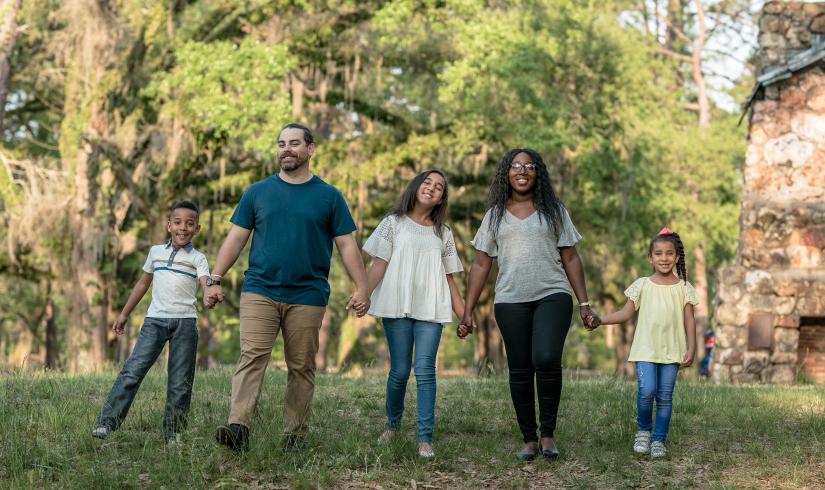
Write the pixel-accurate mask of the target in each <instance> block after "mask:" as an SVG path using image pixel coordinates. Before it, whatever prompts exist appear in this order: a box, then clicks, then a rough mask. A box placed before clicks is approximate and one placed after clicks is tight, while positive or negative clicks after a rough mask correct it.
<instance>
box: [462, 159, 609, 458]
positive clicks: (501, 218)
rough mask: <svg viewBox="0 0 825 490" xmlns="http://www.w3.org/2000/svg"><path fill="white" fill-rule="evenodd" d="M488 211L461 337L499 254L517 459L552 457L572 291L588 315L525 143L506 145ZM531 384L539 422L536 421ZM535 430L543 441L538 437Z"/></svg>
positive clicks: (556, 212) (542, 170) (567, 242)
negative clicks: (518, 431) (518, 437)
mask: <svg viewBox="0 0 825 490" xmlns="http://www.w3.org/2000/svg"><path fill="white" fill-rule="evenodd" d="M488 204H489V209H488V210H487V213H486V214H485V215H484V219H483V221H482V222H481V226H480V228H479V229H478V232H477V233H476V236H475V238H474V239H473V241H472V242H471V243H472V245H473V247H475V249H476V251H477V253H476V257H475V262H474V263H473V266H472V269H471V270H470V274H469V279H468V284H467V298H466V302H465V309H464V316H463V317H462V320H461V323H460V324H459V326H458V329H457V330H458V332H457V333H458V335H459V337H462V338H463V337H466V336H467V335H469V334H470V333H471V332H472V325H473V322H472V312H473V308H474V307H475V305H476V302H477V301H478V297H479V295H480V294H481V289H482V287H483V286H484V283H485V282H486V280H487V276H488V275H489V273H490V267H491V265H492V262H493V259H497V260H498V269H499V272H498V277H497V278H496V287H495V301H494V305H495V318H496V322H497V323H498V326H499V329H500V330H501V336H502V338H503V339H504V346H505V349H506V352H507V365H508V367H509V370H510V395H511V396H512V399H513V407H514V408H515V411H516V418H517V420H518V425H519V428H520V429H521V433H522V436H523V439H524V447H523V448H522V449H521V451H519V452H518V453H517V454H516V458H518V459H519V460H520V461H530V460H533V459H534V458H535V457H536V455H538V454H539V452H540V453H541V454H542V455H543V456H545V457H548V458H556V457H558V455H559V451H558V449H557V447H556V443H555V440H554V438H553V435H554V434H553V432H554V430H555V428H556V415H557V413H558V408H559V399H560V396H561V386H562V369H561V360H562V349H563V347H564V340H565V338H566V337H567V331H568V330H569V328H570V322H571V318H572V312H573V293H575V295H576V298H577V299H578V310H579V314H580V315H581V317H582V320H583V321H584V322H585V323H587V322H589V321H591V319H592V318H593V315H594V313H593V312H592V311H591V309H590V303H589V302H588V300H587V288H586V287H585V282H584V270H583V267H582V262H581V259H580V258H579V254H578V253H577V252H576V243H577V242H578V241H579V240H581V235H579V232H578V231H577V230H576V227H575V226H574V225H573V222H572V221H571V219H570V215H569V214H568V212H567V209H566V208H565V206H564V204H563V203H562V202H561V200H560V199H559V198H558V196H556V193H555V192H553V186H552V185H551V183H550V177H549V175H548V173H547V167H546V166H545V164H544V161H543V160H542V158H541V156H540V155H539V154H538V153H537V152H536V151H535V150H531V149H528V148H516V149H513V150H510V151H508V152H507V153H506V154H505V155H504V157H503V158H502V159H501V161H500V162H499V165H498V168H497V169H496V173H495V175H494V176H493V180H492V183H491V184H490V192H489V202H488ZM534 383H535V386H536V387H537V388H538V400H539V424H536V411H535V398H534V397H535V394H534V393H535V390H534ZM537 428H538V429H540V436H541V440H540V441H539V438H538V437H537V435H536V429H537Z"/></svg>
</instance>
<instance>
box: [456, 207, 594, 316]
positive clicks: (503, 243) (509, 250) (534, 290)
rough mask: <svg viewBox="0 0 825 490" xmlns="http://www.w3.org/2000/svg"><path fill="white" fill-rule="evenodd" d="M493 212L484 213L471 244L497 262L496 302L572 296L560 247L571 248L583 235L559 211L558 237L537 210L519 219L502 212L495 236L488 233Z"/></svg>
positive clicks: (565, 212)
mask: <svg viewBox="0 0 825 490" xmlns="http://www.w3.org/2000/svg"><path fill="white" fill-rule="evenodd" d="M491 220H492V210H487V213H486V214H485V215H484V219H483V220H482V221H481V226H480V227H479V229H478V232H477V233H476V236H475V238H473V241H472V242H470V243H471V244H472V245H473V247H475V249H476V250H479V251H481V252H484V253H486V254H487V255H489V256H490V257H496V258H497V259H498V278H496V297H495V301H494V302H495V303H525V302H527V301H535V300H538V299H541V298H544V297H546V296H548V295H550V294H553V293H562V292H565V293H568V294H570V295H571V296H572V295H573V289H572V288H571V287H570V281H568V279H567V273H565V272H564V266H563V265H562V262H561V255H560V254H559V247H572V246H574V245H575V244H576V243H578V242H579V240H581V238H582V236H581V235H580V234H579V232H578V231H577V230H576V227H575V226H574V225H573V221H572V220H571V219H570V214H569V213H568V212H567V209H564V208H562V220H561V223H560V225H561V226H559V235H558V236H556V234H555V233H553V228H552V227H551V226H550V223H548V222H547V219H545V218H544V217H541V219H540V217H539V212H538V211H536V212H534V213H533V214H531V215H530V216H528V217H526V218H524V219H518V218H516V217H515V216H513V215H512V214H511V213H510V212H509V211H506V210H505V211H504V216H502V218H501V223H500V224H499V227H498V233H496V234H495V235H493V233H492V232H491V230H490V221H491Z"/></svg>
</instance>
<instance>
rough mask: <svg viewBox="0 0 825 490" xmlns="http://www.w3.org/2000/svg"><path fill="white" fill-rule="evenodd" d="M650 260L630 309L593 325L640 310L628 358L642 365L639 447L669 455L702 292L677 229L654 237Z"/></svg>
mask: <svg viewBox="0 0 825 490" xmlns="http://www.w3.org/2000/svg"><path fill="white" fill-rule="evenodd" d="M647 258H648V261H650V265H652V266H653V275H651V276H649V277H642V278H639V279H636V281H634V282H633V284H631V285H630V287H629V288H627V290H626V291H625V293H624V294H625V296H627V299H628V301H627V303H626V304H625V305H624V308H622V309H621V310H619V311H617V312H615V313H611V314H609V315H605V316H602V317H598V316H594V317H593V318H592V319H591V320H590V321H589V322H588V325H587V327H588V329H590V330H592V329H594V328H596V327H598V326H599V325H609V324H614V323H622V322H625V321H627V320H629V319H630V318H631V317H632V316H633V313H634V312H635V311H636V310H638V311H639V318H638V321H637V324H636V332H635V334H634V336H633V345H632V346H631V348H630V357H629V359H628V361H630V362H635V363H636V378H637V380H638V385H639V386H638V392H637V395H636V410H637V415H636V423H637V425H638V431H637V432H636V436H635V438H634V441H633V451H634V452H635V453H636V454H647V453H650V456H651V457H653V458H660V457H663V456H665V455H666V454H667V451H666V449H665V440H666V439H667V432H668V428H669V426H670V416H671V413H672V409H673V405H672V402H673V389H674V387H675V385H676V375H677V373H678V371H679V366H682V367H688V366H690V365H691V364H692V363H693V356H694V353H695V352H696V333H695V330H696V325H695V322H694V318H693V306H694V305H696V304H698V302H699V301H698V299H697V297H696V290H695V289H694V288H693V286H692V285H691V284H690V283H689V282H688V281H687V268H686V267H685V247H684V245H683V244H682V240H681V239H680V238H679V235H678V234H677V233H676V232H674V231H672V230H670V229H669V228H662V230H660V231H659V233H657V234H656V236H655V237H654V238H653V240H651V241H650V245H649V246H648V252H647ZM654 399H655V400H656V421H655V426H654V423H653V401H654ZM651 440H652V442H651Z"/></svg>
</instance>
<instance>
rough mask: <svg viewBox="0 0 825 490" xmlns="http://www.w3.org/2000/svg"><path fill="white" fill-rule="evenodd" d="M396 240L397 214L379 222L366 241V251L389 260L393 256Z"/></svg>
mask: <svg viewBox="0 0 825 490" xmlns="http://www.w3.org/2000/svg"><path fill="white" fill-rule="evenodd" d="M394 241H395V216H387V217H385V218H384V219H382V220H381V222H380V223H378V226H377V227H376V228H375V231H373V232H372V235H370V237H369V238H367V241H366V243H364V247H363V249H364V252H367V253H368V254H370V255H371V256H373V257H378V258H379V259H383V260H385V261H387V262H389V261H390V257H392V248H393V242H394Z"/></svg>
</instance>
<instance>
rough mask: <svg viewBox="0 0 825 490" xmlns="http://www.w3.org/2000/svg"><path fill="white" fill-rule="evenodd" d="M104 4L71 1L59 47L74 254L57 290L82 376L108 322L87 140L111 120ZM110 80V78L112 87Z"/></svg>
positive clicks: (98, 360)
mask: <svg viewBox="0 0 825 490" xmlns="http://www.w3.org/2000/svg"><path fill="white" fill-rule="evenodd" d="M108 6H109V4H108V3H105V2H97V1H95V0H75V1H70V2H67V3H65V4H64V6H63V7H62V9H61V14H62V17H63V18H64V19H63V20H64V21H65V22H66V28H65V30H64V32H63V36H64V37H63V38H62V41H63V42H64V46H59V47H58V48H59V49H61V50H62V52H63V54H64V57H65V63H66V65H67V66H66V82H65V87H66V88H65V95H64V113H65V114H66V117H64V119H63V121H62V123H61V137H60V150H61V157H62V159H63V163H64V166H65V168H66V169H67V170H69V171H70V172H71V175H72V176H73V184H74V186H73V189H71V191H72V192H73V199H72V201H71V205H70V209H69V210H67V211H68V212H69V216H70V217H71V218H70V223H71V228H72V229H71V236H72V237H73V240H74V241H73V243H72V253H71V256H70V257H68V259H69V260H67V261H66V263H64V264H63V270H65V271H69V274H68V277H66V278H65V279H64V281H63V284H62V286H63V287H64V289H65V290H66V292H67V293H69V294H68V295H67V300H68V301H69V307H68V309H69V315H68V322H69V323H68V326H67V330H68V335H67V337H68V338H67V340H68V342H67V343H68V345H67V347H68V351H69V352H70V353H72V356H71V357H70V358H69V359H68V362H67V367H68V369H69V370H70V371H73V372H75V371H87V370H93V369H97V368H99V367H101V366H102V365H103V364H104V362H105V361H106V351H107V330H108V325H107V323H108V318H107V316H108V315H107V313H108V312H107V311H106V310H107V309H108V305H107V304H106V303H107V302H106V296H107V294H106V290H105V279H104V277H103V276H102V274H101V273H100V270H101V266H102V265H103V264H105V263H106V257H107V256H108V255H109V253H110V250H109V249H110V248H111V247H110V246H109V243H108V242H109V240H110V236H111V234H112V233H113V231H112V230H110V228H111V227H110V226H109V219H108V216H106V215H105V214H106V213H108V212H109V211H108V210H107V207H108V206H107V204H108V203H105V202H102V201H103V200H104V198H105V196H104V195H103V194H102V193H101V191H100V186H101V183H100V168H99V167H100V158H101V157H102V156H101V155H99V152H98V151H96V150H95V149H94V148H93V146H92V145H91V144H90V143H89V142H88V141H84V138H91V139H98V138H101V137H105V136H107V135H108V133H109V131H110V118H109V117H108V114H107V112H106V109H105V104H106V101H107V98H106V96H107V93H106V92H105V90H104V89H102V87H101V83H102V82H103V81H104V78H105V77H106V75H107V70H110V69H112V68H111V67H112V66H116V60H117V53H116V52H115V50H116V46H117V33H116V31H115V28H116V22H115V20H114V16H115V13H114V12H112V11H104V9H107V8H109V7H108ZM109 83H111V81H110V82H109Z"/></svg>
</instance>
